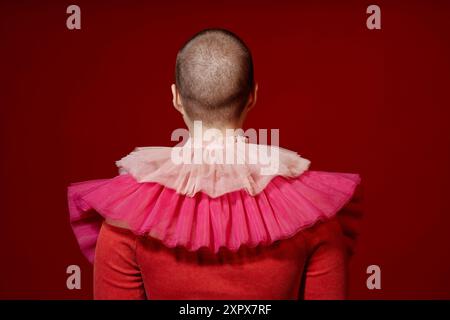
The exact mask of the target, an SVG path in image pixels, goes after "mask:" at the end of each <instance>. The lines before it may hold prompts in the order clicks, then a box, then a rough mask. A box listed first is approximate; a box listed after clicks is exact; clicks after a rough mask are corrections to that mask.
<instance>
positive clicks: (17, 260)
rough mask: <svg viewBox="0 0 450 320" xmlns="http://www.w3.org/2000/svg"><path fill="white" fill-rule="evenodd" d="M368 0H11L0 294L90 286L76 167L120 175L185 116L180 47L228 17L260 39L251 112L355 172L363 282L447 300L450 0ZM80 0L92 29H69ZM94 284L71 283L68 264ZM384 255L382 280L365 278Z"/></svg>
mask: <svg viewBox="0 0 450 320" xmlns="http://www.w3.org/2000/svg"><path fill="white" fill-rule="evenodd" d="M392 2H393V1H391V2H387V1H386V2H384V1H377V2H376V4H378V5H380V7H381V10H382V30H378V31H371V30H368V29H367V28H366V24H365V21H366V13H365V11H366V8H367V6H368V5H369V4H372V2H368V1H352V2H345V3H337V1H304V2H302V1H271V2H265V1H261V0H260V1H245V3H244V1H223V2H216V1H214V2H213V1H158V2H156V1H152V2H149V3H148V4H144V2H143V1H142V2H139V1H122V2H111V1H108V2H107V1H104V2H99V1H74V2H65V1H54V2H52V1H34V2H32V1H21V2H20V3H19V2H18V1H17V2H16V1H12V0H11V1H2V3H1V5H0V15H1V16H0V24H1V34H0V35H1V37H0V41H1V42H0V46H1V50H0V63H1V69H0V74H1V77H0V81H1V83H0V85H1V87H0V93H1V95H0V99H1V100H0V112H1V120H0V121H1V157H0V159H1V165H0V170H1V189H0V197H1V199H0V200H1V201H0V215H1V216H0V245H1V250H0V253H1V258H0V261H1V263H0V297H1V298H61V299H63V298H90V297H91V295H92V291H91V285H92V281H91V276H92V267H91V266H90V264H89V263H88V262H87V261H86V260H85V258H84V257H83V256H82V255H81V252H80V251H79V249H78V246H77V243H76V241H75V238H74V236H73V234H72V231H71V229H70V226H69V222H68V212H67V206H66V186H67V185H68V183H69V182H73V181H82V180H88V179H95V178H108V177H112V176H114V175H116V174H117V170H116V168H115V166H114V161H115V160H118V159H119V158H121V157H122V156H124V155H125V154H127V153H128V152H130V151H131V150H132V149H133V148H134V147H136V146H148V145H168V144H170V142H169V137H170V133H171V132H172V130H173V129H175V128H177V127H181V126H182V125H183V123H182V121H181V118H180V117H179V116H178V113H177V112H176V111H175V110H174V109H173V108H172V106H171V96H170V87H169V86H170V84H171V83H172V80H173V67H174V60H175V55H176V52H177V50H178V48H179V47H180V45H181V44H182V43H183V41H185V40H186V39H187V38H188V37H190V36H191V35H192V34H193V33H195V32H197V31H199V30H200V29H203V28H205V27H225V28H229V29H231V30H232V31H235V32H236V33H238V34H239V35H240V36H241V37H242V38H243V39H244V40H245V41H246V42H247V43H248V45H249V46H250V47H251V49H252V51H253V55H254V60H255V67H256V77H257V80H258V82H259V86H260V90H259V101H258V104H257V107H256V108H255V109H254V110H253V111H252V112H251V114H250V116H249V119H248V122H247V127H254V128H280V132H281V143H282V145H283V146H284V147H286V148H290V149H294V150H296V151H298V152H299V153H300V154H301V155H302V156H304V157H306V158H308V159H310V160H311V161H312V168H314V169H318V170H329V171H346V172H359V173H361V175H362V178H363V183H364V193H365V194H364V207H365V219H364V220H363V224H362V235H361V237H360V241H359V244H358V247H357V252H356V255H355V256H354V259H353V261H352V264H351V279H350V281H351V283H350V289H351V290H350V297H351V298H363V299H372V298H385V299H397V298H450V248H449V244H450V231H449V230H448V229H449V224H450V202H449V190H450V173H449V164H450V128H449V119H450V115H449V111H448V108H449V106H450V103H449V102H450V101H449V100H450V99H449V93H448V91H449V90H448V88H449V85H450V79H449V71H450V63H449V57H450V43H449V39H450V37H449V30H450V14H449V12H450V11H449V10H450V6H449V4H448V2H447V4H445V2H444V1H401V2H399V1H395V4H393V3H392ZM74 3H75V4H77V5H79V6H80V7H81V18H82V29H81V30H79V31H69V30H68V29H67V28H66V25H65V21H66V16H67V15H66V13H65V12H66V7H67V6H68V5H70V4H74ZM70 264H77V265H80V266H81V268H82V276H83V277H82V289H81V290H78V291H77V290H74V291H70V290H68V289H66V286H65V280H66V276H67V275H66V273H65V270H66V267H67V266H68V265H70ZM371 264H377V265H379V266H380V267H381V271H382V289H381V290H379V291H370V290H368V289H367V288H366V284H365V283H366V282H365V281H366V277H367V275H366V268H367V266H368V265H371Z"/></svg>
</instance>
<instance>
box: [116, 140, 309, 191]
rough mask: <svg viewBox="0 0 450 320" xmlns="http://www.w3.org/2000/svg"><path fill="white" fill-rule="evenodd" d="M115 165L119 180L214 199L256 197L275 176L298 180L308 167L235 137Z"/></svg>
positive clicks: (149, 151)
mask: <svg viewBox="0 0 450 320" xmlns="http://www.w3.org/2000/svg"><path fill="white" fill-rule="evenodd" d="M116 165H117V167H118V168H119V172H120V173H121V174H130V175H131V176H133V177H134V178H135V179H136V181H138V182H140V183H144V182H156V183H159V184H161V185H163V186H166V187H168V188H171V189H174V190H176V192H177V193H179V194H183V195H187V196H194V195H195V194H196V193H198V192H202V193H205V194H207V195H208V196H210V197H212V198H215V197H219V196H221V195H224V194H226V193H229V192H233V191H237V190H241V189H243V190H245V191H247V192H248V193H249V194H250V195H256V194H258V193H260V192H261V191H262V190H264V188H265V187H266V186H267V184H268V183H269V182H270V181H271V180H272V179H273V178H274V177H276V176H282V177H291V178H292V177H297V176H299V175H300V174H302V173H303V172H305V171H306V170H308V168H309V165H310V161H309V160H307V159H305V158H302V157H300V156H299V155H298V154H297V153H296V152H293V151H290V150H287V149H283V148H280V147H277V146H267V145H259V144H252V143H248V142H247V140H246V139H245V137H243V136H234V137H232V138H231V139H228V140H227V141H223V140H219V139H213V140H212V142H211V143H209V144H200V145H195V142H193V140H191V139H189V140H188V141H187V142H186V144H184V145H183V146H181V147H142V148H136V149H135V150H134V151H133V152H131V153H130V154H128V155H127V156H125V157H124V158H122V159H121V160H119V161H117V162H116Z"/></svg>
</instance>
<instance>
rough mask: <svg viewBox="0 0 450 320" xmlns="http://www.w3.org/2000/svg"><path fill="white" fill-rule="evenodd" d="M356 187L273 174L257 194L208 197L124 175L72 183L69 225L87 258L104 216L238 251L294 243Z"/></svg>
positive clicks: (311, 175) (143, 231)
mask: <svg viewBox="0 0 450 320" xmlns="http://www.w3.org/2000/svg"><path fill="white" fill-rule="evenodd" d="M359 182H360V177H359V175H357V174H348V173H334V172H322V171H305V172H304V173H302V174H301V175H300V176H298V177H295V178H286V177H283V176H276V177H274V178H273V179H271V180H270V181H269V182H268V183H267V185H266V186H265V188H263V190H261V191H260V192H259V193H257V194H256V195H251V194H249V193H248V192H246V191H245V190H244V189H240V190H236V191H233V192H228V193H226V194H223V195H221V196H219V197H211V196H209V195H208V194H206V193H204V192H196V193H195V194H194V195H193V196H192V197H189V196H186V195H183V194H180V193H178V192H176V190H174V189H172V188H170V187H167V186H163V185H162V184H159V183H156V182H138V181H137V180H136V179H135V178H134V177H133V176H132V175H131V174H127V173H125V174H122V175H119V176H117V177H114V178H112V179H105V180H93V181H86V182H81V183H76V184H71V185H70V186H69V190H68V200H69V211H70V221H71V224H72V227H73V230H74V232H75V235H76V237H77V239H78V242H79V244H80V247H81V249H82V251H83V253H84V254H85V255H86V257H87V258H88V259H89V260H90V261H93V259H94V253H95V244H96V241H97V236H98V232H99V228H100V226H101V223H102V221H103V219H105V218H108V219H112V220H116V221H121V222H124V223H126V224H127V225H128V226H129V228H130V229H131V230H132V231H133V232H134V233H136V234H139V235H149V236H151V237H153V238H156V239H159V240H161V241H162V242H163V243H164V244H165V245H166V246H168V247H175V246H183V247H185V248H186V249H188V250H190V251H194V250H198V249H200V248H203V247H205V248H208V249H210V250H212V251H214V252H217V251H218V250H219V249H220V248H222V247H225V248H228V249H229V250H232V251H235V250H238V249H239V247H240V246H243V245H246V246H250V247H254V246H257V245H259V244H271V243H273V242H274V241H276V240H281V239H285V238H289V237H291V236H293V235H294V234H296V233H297V232H298V231H300V230H302V229H304V228H307V227H309V226H311V225H312V224H314V223H316V222H317V221H319V220H322V219H327V218H330V217H332V216H334V215H335V214H336V213H337V212H338V211H339V210H340V209H341V208H342V207H343V206H344V205H345V204H346V203H347V202H348V201H349V200H350V199H351V197H352V195H353V192H354V191H355V188H356V186H357V185H358V183H359ZM197 191H198V190H197Z"/></svg>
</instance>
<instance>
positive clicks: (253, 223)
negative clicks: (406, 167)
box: [69, 148, 360, 299]
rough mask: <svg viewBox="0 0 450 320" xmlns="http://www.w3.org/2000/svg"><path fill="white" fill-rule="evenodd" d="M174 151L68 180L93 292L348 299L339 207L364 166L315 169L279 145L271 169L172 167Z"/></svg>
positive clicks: (149, 152)
mask: <svg viewBox="0 0 450 320" xmlns="http://www.w3.org/2000/svg"><path fill="white" fill-rule="evenodd" d="M170 151H171V150H170V148H167V149H166V148H164V149H162V148H143V149H138V150H137V151H135V152H133V153H131V154H130V155H128V156H127V157H125V158H123V159H122V160H121V161H119V162H117V165H118V166H119V168H120V172H121V174H120V175H119V176H117V177H114V178H112V179H103V180H93V181H87V182H82V183H76V184H72V185H71V186H70V187H69V209H70V214H71V223H72V227H73V230H74V232H75V235H76V236H77V239H78V241H79V244H80V247H81V249H82V250H83V252H84V253H85V255H86V257H87V258H88V259H89V260H90V261H92V262H93V263H94V298H95V299H342V298H345V293H346V292H345V291H346V277H347V274H346V270H347V268H346V265H347V261H348V257H349V254H348V253H349V252H348V250H349V248H351V246H349V245H348V243H347V242H346V241H347V240H348V237H346V236H345V235H344V231H348V228H347V226H348V225H349V224H348V223H347V222H346V223H344V224H343V223H342V221H343V220H342V219H341V217H343V215H337V213H339V212H343V211H342V209H343V208H344V207H345V206H346V205H347V204H348V203H349V202H350V200H351V198H352V196H353V193H354V191H355V188H356V186H357V185H358V183H359V182H360V178H359V176H358V175H357V174H348V173H335V172H321V171H311V170H309V161H308V160H306V159H303V158H301V157H300V156H298V155H297V154H296V153H294V152H292V151H289V150H285V149H281V148H278V149H277V150H276V151H277V152H278V153H277V157H278V158H277V159H278V160H279V163H277V165H278V167H277V168H276V170H275V171H271V172H270V174H264V175H263V174H260V172H261V171H260V169H261V167H260V166H259V165H254V163H252V164H250V163H247V162H245V163H244V164H242V165H241V166H237V165H230V166H227V165H224V164H221V165H211V164H207V165H205V164H201V165H194V164H186V163H178V164H174V162H173V161H172V160H173V159H172V158H170V159H169V156H168V155H169V153H170ZM206 152H211V150H208V151H206ZM266 173H267V171H266ZM105 219H106V220H107V223H106V222H105ZM350 229H352V228H350Z"/></svg>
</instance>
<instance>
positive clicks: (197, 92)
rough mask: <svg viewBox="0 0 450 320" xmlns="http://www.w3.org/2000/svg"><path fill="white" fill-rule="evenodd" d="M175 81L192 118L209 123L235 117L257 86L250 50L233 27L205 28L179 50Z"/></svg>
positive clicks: (187, 111) (239, 113)
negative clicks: (231, 30)
mask: <svg viewBox="0 0 450 320" xmlns="http://www.w3.org/2000/svg"><path fill="white" fill-rule="evenodd" d="M175 81H176V86H177V88H178V92H179V94H180V97H181V101H182V105H183V107H184V109H185V111H186V113H187V115H188V117H189V118H190V119H191V120H193V121H194V120H202V121H203V122H204V123H205V124H207V125H214V124H218V123H223V122H228V121H233V120H235V119H237V118H239V116H240V115H241V113H242V111H243V109H244V107H245V105H246V104H247V101H248V98H249V96H250V94H251V92H252V90H253V86H254V79H253V61H252V56H251V53H250V50H249V49H248V48H247V46H246V45H245V43H244V42H243V41H242V40H241V39H240V38H239V37H237V36H236V35H235V34H233V33H232V32H230V31H227V30H223V29H206V30H203V31H201V32H199V33H197V34H196V35H194V36H193V37H192V38H191V39H190V40H189V41H187V42H186V43H185V44H184V46H183V47H182V48H181V49H180V51H179V52H178V55H177V61H176V68H175Z"/></svg>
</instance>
